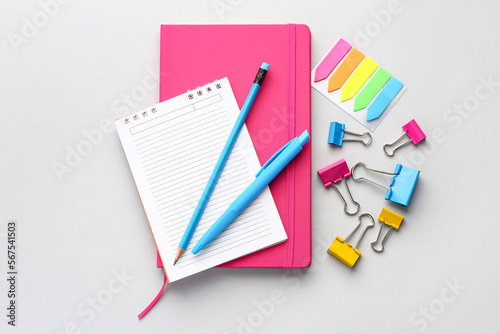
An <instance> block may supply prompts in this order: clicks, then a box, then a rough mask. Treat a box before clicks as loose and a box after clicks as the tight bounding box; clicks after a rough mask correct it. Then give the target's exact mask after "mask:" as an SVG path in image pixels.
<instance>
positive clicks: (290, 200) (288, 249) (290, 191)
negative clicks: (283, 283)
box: [283, 24, 295, 268]
mask: <svg viewBox="0 0 500 334" xmlns="http://www.w3.org/2000/svg"><path fill="white" fill-rule="evenodd" d="M287 27H288V102H287V109H288V140H291V139H293V138H295V24H288V25H287ZM286 188H287V191H286V203H287V212H286V222H285V225H286V231H287V233H288V241H287V242H286V243H285V256H284V263H283V268H292V267H293V250H294V245H295V190H294V189H295V163H294V161H292V162H291V163H290V164H289V165H288V167H287V171H286Z"/></svg>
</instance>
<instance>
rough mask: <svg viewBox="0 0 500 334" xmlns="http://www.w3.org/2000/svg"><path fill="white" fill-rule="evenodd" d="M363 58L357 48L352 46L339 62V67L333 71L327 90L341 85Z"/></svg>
mask: <svg viewBox="0 0 500 334" xmlns="http://www.w3.org/2000/svg"><path fill="white" fill-rule="evenodd" d="M363 58H365V55H364V54H362V53H361V52H360V51H359V50H358V49H355V48H352V49H351V52H349V54H348V55H347V57H346V58H345V60H344V61H343V62H342V64H340V66H339V68H338V69H337V70H336V71H335V72H334V73H333V75H332V76H331V77H330V81H328V92H333V91H334V90H337V89H339V88H340V87H342V85H343V84H344V82H345V81H346V80H347V78H349V76H350V75H351V73H352V72H353V71H354V70H355V69H356V67H358V65H359V63H361V61H362V60H363Z"/></svg>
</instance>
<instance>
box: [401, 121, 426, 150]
mask: <svg viewBox="0 0 500 334" xmlns="http://www.w3.org/2000/svg"><path fill="white" fill-rule="evenodd" d="M403 130H405V131H406V134H407V135H408V137H410V139H411V142H412V143H413V145H416V144H418V143H420V142H421V141H422V140H424V139H425V133H424V132H423V131H422V129H420V127H419V126H418V124H417V122H416V121H415V120H414V119H412V120H411V121H409V122H408V124H406V125H404V126H403Z"/></svg>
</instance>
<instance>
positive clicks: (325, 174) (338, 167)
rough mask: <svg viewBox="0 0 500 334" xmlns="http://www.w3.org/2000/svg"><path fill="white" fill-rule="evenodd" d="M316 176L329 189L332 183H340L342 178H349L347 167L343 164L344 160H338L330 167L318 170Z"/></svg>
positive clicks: (349, 173)
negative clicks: (317, 175)
mask: <svg viewBox="0 0 500 334" xmlns="http://www.w3.org/2000/svg"><path fill="white" fill-rule="evenodd" d="M318 174H319V176H320V177H321V181H323V184H324V185H325V187H329V186H331V185H332V183H337V182H339V181H341V180H342V178H348V177H349V176H351V172H350V171H349V167H347V162H345V160H344V159H340V160H339V161H337V162H334V163H333V164H331V165H328V166H326V167H323V168H321V169H320V170H318Z"/></svg>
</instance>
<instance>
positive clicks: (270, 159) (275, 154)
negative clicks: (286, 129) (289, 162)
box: [255, 138, 295, 177]
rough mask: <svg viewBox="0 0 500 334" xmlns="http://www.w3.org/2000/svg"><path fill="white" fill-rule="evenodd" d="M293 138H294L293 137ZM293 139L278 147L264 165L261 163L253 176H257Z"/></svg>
mask: <svg viewBox="0 0 500 334" xmlns="http://www.w3.org/2000/svg"><path fill="white" fill-rule="evenodd" d="M294 139H295V138H294ZM292 141H293V139H292V140H290V141H289V142H288V143H286V144H285V146H283V147H282V148H280V149H279V150H278V151H277V152H276V153H274V154H273V156H272V157H270V158H269V160H267V161H266V163H265V164H264V165H262V167H261V168H260V169H259V171H258V172H257V174H255V177H259V175H260V174H261V173H262V172H263V171H264V169H266V167H267V166H269V165H270V164H271V163H272V162H273V161H274V159H276V158H277V157H278V155H280V154H281V152H283V150H284V149H285V148H286V147H287V146H288V145H290V143H291V142H292Z"/></svg>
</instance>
